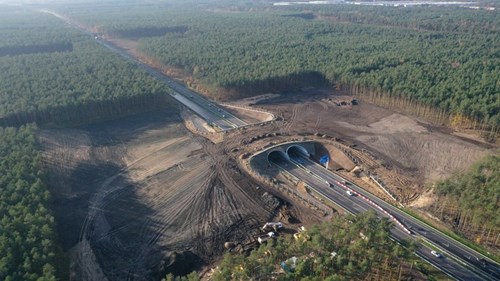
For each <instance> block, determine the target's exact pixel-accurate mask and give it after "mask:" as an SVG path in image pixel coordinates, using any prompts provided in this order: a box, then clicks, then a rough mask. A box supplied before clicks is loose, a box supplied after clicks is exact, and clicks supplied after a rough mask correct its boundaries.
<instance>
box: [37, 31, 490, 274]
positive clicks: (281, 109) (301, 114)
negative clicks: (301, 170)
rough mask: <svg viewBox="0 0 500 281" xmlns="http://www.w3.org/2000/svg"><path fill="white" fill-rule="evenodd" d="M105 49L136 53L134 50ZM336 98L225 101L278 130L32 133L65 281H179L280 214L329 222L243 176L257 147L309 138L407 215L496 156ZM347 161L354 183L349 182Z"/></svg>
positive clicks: (163, 122)
mask: <svg viewBox="0 0 500 281" xmlns="http://www.w3.org/2000/svg"><path fill="white" fill-rule="evenodd" d="M114 43H115V44H118V45H121V46H122V47H124V48H125V49H128V50H129V51H130V52H132V53H134V52H136V50H135V49H136V47H137V44H136V43H134V42H131V41H129V40H128V41H123V40H122V41H120V40H114ZM136 55H140V54H137V53H136ZM152 64H153V66H156V65H155V64H154V62H152ZM165 71H166V72H168V71H169V70H168V69H165ZM174 72H175V71H174ZM169 73H170V74H172V70H170V72H169ZM183 75H185V74H182V73H181V74H179V75H178V77H181V76H183ZM174 76H175V75H174ZM187 82H189V81H187ZM188 84H189V83H188ZM343 94H344V93H341V92H335V91H333V90H331V89H314V88H309V89H308V90H307V91H304V90H303V91H296V92H289V93H282V94H279V95H278V94H275V93H267V94H265V95H261V96H256V97H252V98H248V99H245V100H241V101H232V102H230V103H228V106H227V108H228V109H229V110H231V111H232V112H234V113H235V114H239V116H241V117H242V118H246V119H247V120H248V121H250V122H257V121H266V120H269V117H270V116H271V115H270V114H268V113H271V114H272V115H274V117H276V118H277V119H276V121H270V122H267V123H265V124H261V125H255V126H250V127H248V128H241V129H238V130H233V131H231V132H227V133H214V132H210V129H209V128H206V126H205V125H204V123H203V122H202V121H201V120H200V119H199V118H197V117H196V116H194V115H192V114H190V113H183V114H182V118H181V117H180V114H179V113H178V112H152V113H147V114H141V115H137V116H133V117H129V118H125V119H120V120H116V121H112V122H105V123H102V124H95V125H91V126H87V127H81V128H72V129H71V128H70V129H51V130H43V131H42V132H41V133H40V135H39V140H40V143H41V144H42V146H43V149H44V154H43V159H44V163H45V166H46V168H47V170H48V177H49V180H50V182H51V186H53V189H54V191H55V192H54V193H55V194H56V198H55V201H56V202H55V204H54V205H55V206H56V209H55V213H56V219H57V222H58V228H59V234H60V236H61V238H62V239H61V240H62V241H63V242H64V245H63V246H64V249H65V250H67V251H68V252H69V253H70V257H71V269H72V275H71V276H72V280H106V279H107V280H151V279H160V278H161V277H162V275H163V274H164V273H165V272H172V273H174V274H186V273H188V272H189V271H191V270H194V269H200V268H201V267H202V266H204V265H210V264H211V263H212V262H214V261H216V260H218V259H219V258H220V256H221V254H222V253H223V251H224V248H223V244H224V242H226V241H250V240H252V239H253V237H254V235H256V234H258V233H259V230H258V227H259V226H260V225H261V224H263V223H264V222H266V221H270V220H273V219H280V218H285V217H288V215H290V214H291V215H292V216H294V217H295V218H294V220H292V221H295V222H296V223H298V224H306V225H307V224H310V223H313V222H317V221H319V220H322V219H325V217H326V218H328V217H330V216H331V215H332V214H331V213H330V214H328V216H325V213H327V212H329V210H328V207H325V206H319V205H320V204H321V202H319V201H320V200H318V199H315V198H312V197H313V196H312V195H310V194H305V193H304V192H302V194H303V196H304V197H306V198H305V199H306V200H309V201H311V202H309V203H307V202H305V203H304V202H303V201H304V200H303V199H302V200H300V199H296V198H294V196H292V193H289V192H287V191H286V190H287V188H288V187H283V186H280V183H278V184H276V183H272V184H271V183H269V182H266V181H263V180H262V179H261V178H259V175H257V174H252V176H250V174H248V173H251V171H250V170H248V169H246V167H245V165H246V164H245V161H243V157H242V155H248V154H250V153H255V152H257V151H259V150H261V149H263V148H265V147H266V146H268V145H272V144H276V143H279V142H282V141H290V140H304V139H308V138H309V139H314V140H316V141H319V142H323V143H325V146H326V147H328V146H329V145H331V146H334V147H341V148H342V149H340V150H335V149H333V148H329V150H331V152H332V153H331V155H332V156H333V157H335V159H332V167H331V168H332V169H338V168H341V169H343V171H340V172H341V173H344V174H345V176H346V177H348V178H349V179H350V180H352V181H354V182H356V183H358V184H360V185H362V186H363V187H365V188H366V189H368V190H370V191H372V192H373V193H375V194H378V195H379V196H385V195H384V194H383V193H382V192H381V191H380V190H378V189H377V186H376V185H375V184H373V183H372V182H370V180H369V177H368V174H372V175H376V176H377V177H379V178H380V179H382V180H383V181H384V182H385V184H386V185H387V188H388V189H389V190H390V192H391V193H392V194H394V195H396V196H397V197H398V198H400V200H401V201H403V202H404V203H406V204H413V205H414V206H416V207H425V206H427V205H428V204H430V202H432V198H429V194H428V193H425V196H420V195H421V194H422V193H424V190H425V186H426V185H428V184H430V183H432V182H433V181H435V180H438V179H443V178H446V177H448V176H449V175H451V173H452V172H454V171H462V170H464V169H466V168H468V167H469V166H470V165H471V164H472V163H473V162H474V161H476V160H478V159H480V158H481V157H482V156H484V155H486V154H489V153H493V149H495V147H493V146H492V145H489V144H486V143H482V142H479V141H477V140H475V139H471V138H468V137H467V136H464V135H452V134H451V132H450V131H449V130H448V129H445V128H440V127H435V126H431V125H429V124H427V123H425V122H423V121H421V120H417V119H414V118H410V117H407V116H403V115H401V114H398V113H395V112H393V111H390V110H387V109H383V108H380V107H377V106H374V105H371V104H367V103H364V102H361V103H360V104H359V105H346V106H337V105H335V104H334V103H332V102H328V100H329V99H335V100H341V99H350V98H351V97H348V96H344V95H343ZM249 107H250V108H252V109H257V110H262V112H261V113H258V112H256V111H252V110H250V111H248V110H247V109H248V108H249ZM241 110H244V111H241ZM266 112H268V113H266ZM325 136H326V137H325ZM349 159H356V161H358V162H359V164H358V165H359V166H360V168H361V169H362V170H363V171H364V172H363V173H361V174H359V175H355V174H353V173H352V172H351V171H352V170H355V169H356V167H355V165H354V164H353V162H352V161H351V160H349ZM281 181H282V182H285V181H286V179H281ZM297 188H298V189H297V190H298V191H299V192H300V186H297ZM419 197H421V200H419ZM284 206H286V212H285V213H287V214H288V215H283V213H284V211H283V209H284ZM330 210H331V209H330ZM287 227H294V226H293V224H291V225H287Z"/></svg>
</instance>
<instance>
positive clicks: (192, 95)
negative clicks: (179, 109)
mask: <svg viewBox="0 0 500 281" xmlns="http://www.w3.org/2000/svg"><path fill="white" fill-rule="evenodd" d="M41 12H44V13H49V14H51V15H53V16H55V17H57V18H59V19H61V20H63V21H64V22H66V23H67V24H69V25H71V26H73V27H75V28H77V29H79V30H80V31H82V32H83V33H85V34H87V35H89V36H91V37H92V38H94V39H95V41H96V42H97V43H98V44H100V45H102V46H104V47H106V48H107V49H109V50H111V51H113V52H114V53H117V54H119V55H120V56H122V57H123V58H125V59H126V60H128V61H130V62H132V63H134V64H136V65H138V66H139V67H140V68H142V69H144V70H145V71H146V72H147V73H148V74H150V75H151V76H154V77H155V78H157V79H158V80H160V81H162V82H164V83H165V84H167V86H168V87H170V88H171V89H172V90H173V91H174V93H172V94H170V95H171V96H172V97H173V98H174V99H176V100H177V101H178V102H180V103H181V104H183V105H184V106H186V107H187V108H189V109H190V110H191V111H193V112H194V113H196V114H197V115H198V116H200V117H201V118H203V119H205V121H207V123H208V124H210V125H211V126H212V127H214V128H216V129H219V130H222V131H226V130H231V129H235V128H239V127H242V126H246V125H248V123H246V122H245V121H243V120H241V119H239V118H238V117H236V116H234V115H233V114H231V113H229V112H228V111H226V110H225V109H223V108H222V107H220V106H219V105H218V104H217V103H215V102H213V101H211V100H208V99H207V98H205V97H203V96H202V95H200V94H198V93H196V92H194V91H191V90H189V89H188V88H187V87H186V86H184V85H183V84H182V83H179V82H177V81H176V80H174V79H172V78H170V77H168V76H166V75H165V74H163V73H162V72H161V71H159V70H157V69H155V68H152V67H150V66H149V65H147V64H145V63H143V62H141V61H139V60H138V59H136V58H135V57H133V56H131V55H130V54H129V53H127V52H126V51H125V50H123V49H121V48H119V47H117V46H115V45H113V44H111V43H110V42H108V41H106V40H104V39H103V38H100V37H94V36H95V35H94V34H93V33H91V32H89V31H88V30H87V29H86V27H85V26H83V25H81V24H78V23H76V22H74V21H73V20H71V19H70V18H68V17H66V16H64V15H61V14H59V13H57V12H54V11H51V10H41Z"/></svg>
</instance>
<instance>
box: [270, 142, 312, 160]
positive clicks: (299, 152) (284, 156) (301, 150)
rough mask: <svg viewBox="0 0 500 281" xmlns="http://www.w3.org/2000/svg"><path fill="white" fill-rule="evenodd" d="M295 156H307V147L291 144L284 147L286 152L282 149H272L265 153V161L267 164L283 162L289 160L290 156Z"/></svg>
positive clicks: (308, 155) (308, 154)
mask: <svg viewBox="0 0 500 281" xmlns="http://www.w3.org/2000/svg"><path fill="white" fill-rule="evenodd" d="M297 156H303V157H307V158H309V157H310V156H311V154H310V153H309V151H307V149H306V148H305V147H303V146H301V145H296V144H294V145H291V146H289V147H288V148H287V149H286V152H283V151H282V150H273V151H271V152H269V154H267V161H268V162H269V164H272V163H276V164H279V163H284V162H286V161H289V160H290V158H293V157H297Z"/></svg>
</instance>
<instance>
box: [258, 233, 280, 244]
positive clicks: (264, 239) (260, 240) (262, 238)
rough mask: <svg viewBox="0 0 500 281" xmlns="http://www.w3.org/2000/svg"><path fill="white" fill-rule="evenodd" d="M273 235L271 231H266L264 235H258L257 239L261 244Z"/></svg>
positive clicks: (274, 234) (274, 235)
mask: <svg viewBox="0 0 500 281" xmlns="http://www.w3.org/2000/svg"><path fill="white" fill-rule="evenodd" d="M274 237H276V233H274V232H272V231H271V232H268V233H267V234H266V235H264V236H260V237H259V238H257V241H259V244H262V243H264V242H266V241H267V240H269V239H271V238H274Z"/></svg>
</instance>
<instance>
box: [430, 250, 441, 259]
mask: <svg viewBox="0 0 500 281" xmlns="http://www.w3.org/2000/svg"><path fill="white" fill-rule="evenodd" d="M431 254H432V255H433V256H435V257H436V258H440V257H442V256H443V255H441V253H438V252H436V251H434V250H432V251H431Z"/></svg>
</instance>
